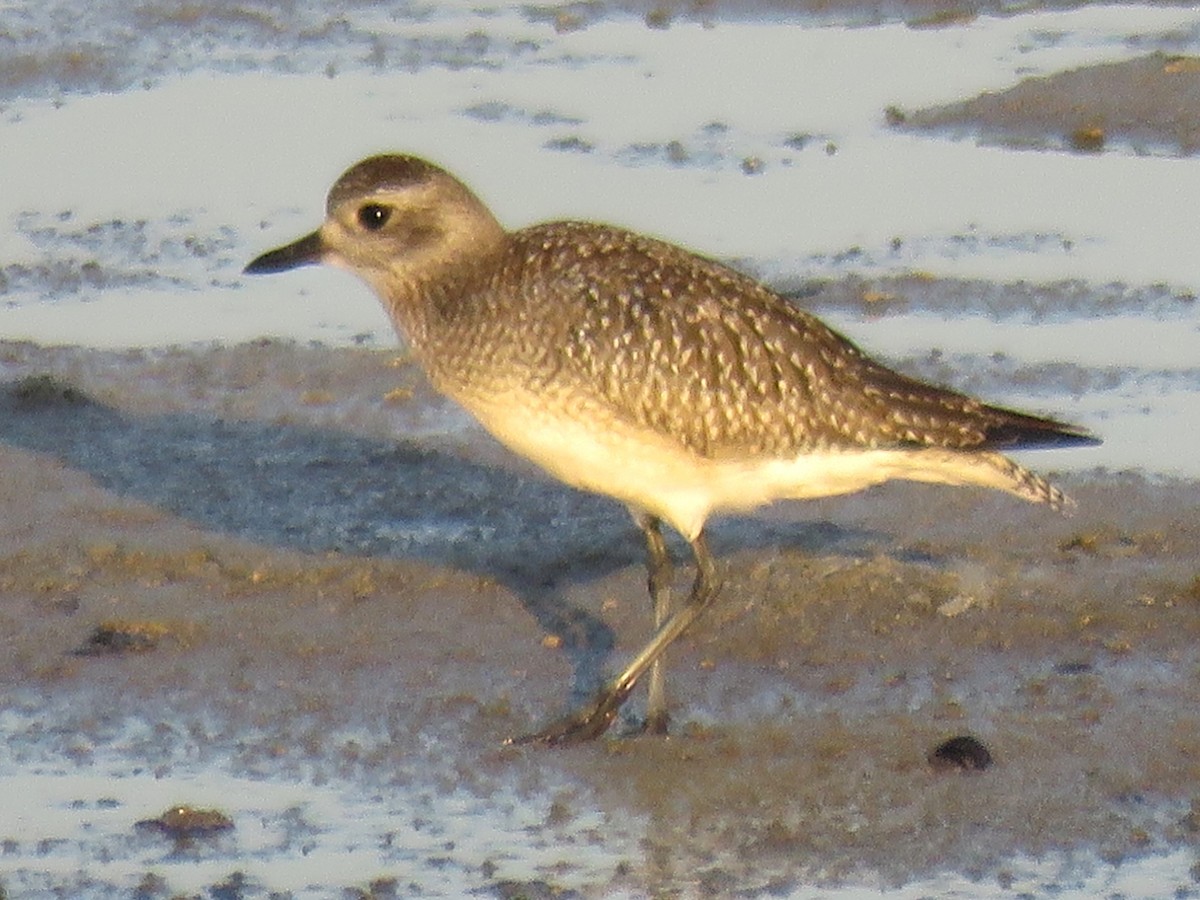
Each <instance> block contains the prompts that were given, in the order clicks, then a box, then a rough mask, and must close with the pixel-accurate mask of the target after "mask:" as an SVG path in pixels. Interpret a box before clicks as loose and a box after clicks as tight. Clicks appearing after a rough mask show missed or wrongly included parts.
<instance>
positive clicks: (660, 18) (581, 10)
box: [526, 0, 1186, 31]
mask: <svg viewBox="0 0 1200 900" xmlns="http://www.w3.org/2000/svg"><path fill="white" fill-rule="evenodd" d="M1086 5H1088V0H1048V2H1047V0H1042V2H1032V3H1031V2H1023V0H751V2H733V0H615V2H601V0H582V2H573V3H558V4H553V5H550V4H540V3H539V4H530V5H528V6H527V7H526V15H527V16H528V17H529V18H530V19H531V20H532V21H535V22H549V23H552V24H553V25H554V27H555V28H556V29H557V30H559V31H574V30H577V29H580V28H586V27H587V26H588V25H590V24H592V23H594V22H598V21H602V20H604V19H606V18H611V17H613V16H630V15H633V16H637V17H639V18H641V19H642V20H643V21H644V22H645V23H646V27H648V28H656V29H663V28H669V27H671V26H672V25H674V24H680V23H685V22H702V23H704V24H706V25H713V24H717V23H719V22H722V21H745V20H770V21H784V22H788V21H808V22H813V21H815V22H822V23H838V24H847V25H852V26H863V25H879V24H883V23H885V22H905V23H907V24H908V25H910V26H912V27H914V28H942V27H953V26H955V25H962V24H965V23H968V22H971V21H973V20H974V19H976V18H977V17H979V16H985V15H990V16H991V15H1000V16H1004V15H1018V14H1021V13H1029V12H1036V11H1043V10H1055V9H1074V8H1077V7H1080V6H1086ZM1164 5H1179V6H1183V5H1186V4H1185V2H1184V0H1175V2H1174V3H1168V4H1164Z"/></svg>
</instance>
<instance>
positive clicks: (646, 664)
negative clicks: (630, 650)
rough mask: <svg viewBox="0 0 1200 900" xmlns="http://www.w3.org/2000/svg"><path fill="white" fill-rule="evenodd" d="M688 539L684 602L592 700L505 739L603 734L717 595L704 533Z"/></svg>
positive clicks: (555, 740) (543, 740)
mask: <svg viewBox="0 0 1200 900" xmlns="http://www.w3.org/2000/svg"><path fill="white" fill-rule="evenodd" d="M691 543H692V554H693V555H694V556H695V558H696V580H695V582H694V583H693V584H692V592H691V594H690V595H689V596H688V599H687V602H686V603H684V605H683V606H682V607H681V608H680V609H678V610H676V611H675V612H674V613H673V614H672V615H671V617H670V618H668V619H667V621H666V622H664V623H663V625H662V627H661V628H659V629H658V631H656V632H655V633H654V637H652V638H651V639H650V642H649V643H648V644H646V646H645V647H643V648H642V650H641V652H640V653H638V655H637V656H635V657H634V658H633V661H632V662H630V663H629V665H628V666H626V667H625V671H624V672H622V673H621V674H620V675H618V676H617V677H616V678H614V679H613V680H612V681H610V682H609V683H608V684H606V685H605V686H604V687H603V688H601V690H600V693H599V694H598V695H597V696H596V700H595V702H593V703H591V704H590V705H588V706H586V707H584V708H583V709H582V710H579V711H578V712H575V713H572V714H570V715H568V716H565V717H563V718H561V719H559V720H557V721H555V722H552V723H551V724H550V725H549V726H547V727H546V728H544V729H542V730H541V731H538V732H535V733H533V734H529V735H525V736H523V737H519V738H510V739H509V740H508V741H507V742H506V743H509V744H553V745H559V744H575V743H579V742H581V741H589V740H592V739H594V738H597V737H599V736H600V735H602V734H604V732H605V730H606V729H607V728H608V726H609V725H611V724H612V722H613V719H615V718H616V717H617V712H618V710H620V708H621V704H622V703H624V702H625V701H626V700H627V699H628V697H629V694H630V693H631V692H632V691H633V688H634V686H635V685H636V684H637V682H638V679H639V678H641V677H642V675H644V674H645V673H646V670H647V669H649V668H650V667H651V666H653V665H654V663H655V661H656V660H658V659H660V658H661V657H662V654H663V651H664V650H666V649H667V647H669V646H670V645H671V643H672V642H673V641H674V640H675V639H676V638H677V637H679V636H680V635H681V634H683V633H684V632H685V631H687V630H688V628H690V627H691V625H692V623H693V622H695V621H696V619H697V618H699V616H700V614H701V613H702V612H704V610H706V609H707V608H708V606H709V605H710V604H711V603H712V601H713V599H714V598H715V597H716V596H717V592H718V590H719V588H720V584H719V583H718V582H717V577H716V567H715V566H714V565H713V561H712V557H711V556H710V555H709V553H708V545H707V543H706V542H705V540H704V534H703V533H701V534H698V535H697V536H696V537H695V538H694V539H693V540H692V542H691Z"/></svg>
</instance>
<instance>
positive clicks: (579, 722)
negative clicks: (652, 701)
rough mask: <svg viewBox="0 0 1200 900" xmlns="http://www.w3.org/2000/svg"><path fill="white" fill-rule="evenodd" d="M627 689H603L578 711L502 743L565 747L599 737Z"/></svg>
mask: <svg viewBox="0 0 1200 900" xmlns="http://www.w3.org/2000/svg"><path fill="white" fill-rule="evenodd" d="M628 695H629V692H628V691H624V692H621V691H614V690H612V689H611V688H605V689H604V690H603V691H601V692H600V694H599V696H597V697H596V700H595V702H593V703H591V704H589V705H588V706H586V707H584V708H583V709H581V710H578V711H576V712H573V713H569V714H567V715H565V716H563V717H562V718H561V719H555V720H554V721H553V722H551V723H550V724H549V725H547V726H546V727H545V728H543V729H541V730H540V731H535V732H533V733H532V734H523V735H521V736H520V737H511V738H508V739H507V740H505V742H504V743H505V744H509V745H517V744H545V745H546V746H548V747H564V746H567V745H568V744H582V743H583V742H584V741H592V740H595V739H596V738H598V737H600V735H602V734H604V732H606V731H607V730H608V726H610V725H611V724H612V723H613V720H614V719H615V718H616V717H617V712H618V710H620V708H621V704H622V703H624V702H625V698H626V697H627V696H628Z"/></svg>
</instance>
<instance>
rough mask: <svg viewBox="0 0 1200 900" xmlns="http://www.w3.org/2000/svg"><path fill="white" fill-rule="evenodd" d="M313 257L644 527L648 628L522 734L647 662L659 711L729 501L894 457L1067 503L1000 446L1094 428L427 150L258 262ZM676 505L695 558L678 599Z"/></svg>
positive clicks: (495, 430)
mask: <svg viewBox="0 0 1200 900" xmlns="http://www.w3.org/2000/svg"><path fill="white" fill-rule="evenodd" d="M319 262H323V263H331V264H333V265H336V266H341V267H343V268H346V269H349V270H350V271H352V272H354V273H355V274H356V275H358V276H359V277H361V278H363V279H364V280H365V281H366V282H367V283H368V284H369V285H370V286H371V287H372V288H373V289H374V291H375V293H376V294H378V295H379V298H380V299H381V301H382V302H383V305H384V307H385V308H386V309H387V312H388V314H389V315H390V316H391V318H392V321H393V323H394V324H395V326H396V330H397V331H398V332H399V333H400V335H401V336H402V337H403V338H404V339H406V340H407V342H408V344H409V346H410V348H411V350H412V353H413V354H414V356H415V358H416V359H417V360H418V361H419V362H420V364H421V365H422V366H423V367H424V369H425V371H426V372H427V373H428V375H429V377H430V379H431V380H432V381H433V383H434V385H435V386H436V387H437V388H438V389H440V390H441V391H443V392H444V393H446V394H447V395H449V396H450V397H452V398H453V399H454V400H456V401H458V402H459V403H461V404H462V405H463V406H464V407H466V409H468V410H469V411H470V412H471V413H472V414H474V415H475V417H476V418H477V419H478V420H479V421H480V422H481V423H482V424H483V425H484V427H485V428H487V429H488V431H490V432H491V433H492V434H493V435H495V436H496V437H497V438H498V439H499V440H500V441H501V442H502V443H504V444H506V445H507V446H508V447H509V448H510V449H512V450H513V451H515V452H516V453H519V454H521V455H522V456H525V457H527V458H529V459H531V460H533V461H534V462H536V463H538V464H539V465H540V466H542V467H543V468H545V469H546V470H547V471H548V472H550V473H551V474H552V475H554V476H556V477H557V478H559V479H561V480H562V481H564V482H566V483H567V484H570V485H574V486H575V487H579V488H583V489H584V490H588V491H594V492H596V493H599V494H606V495H608V496H609V497H613V498H615V499H617V500H619V501H621V502H623V503H624V504H626V506H627V507H628V508H629V509H630V510H631V512H632V513H633V517H634V519H635V521H636V522H637V523H638V525H639V526H640V527H641V529H642V531H643V533H644V535H645V538H646V547H647V558H648V568H649V589H650V594H651V598H652V601H653V606H654V620H655V625H656V631H655V633H654V635H653V637H652V638H651V639H650V641H649V642H648V643H647V644H646V646H645V647H644V648H643V649H642V650H641V652H639V653H638V654H637V656H636V657H635V658H634V659H633V661H632V662H630V663H629V664H628V665H627V666H626V668H625V669H624V671H622V672H621V673H620V674H619V675H618V676H616V677H615V678H613V679H612V680H611V681H609V682H608V683H607V684H606V685H605V686H604V688H603V689H602V690H601V691H600V693H599V694H598V696H597V697H596V699H595V701H594V702H592V703H589V704H588V705H587V706H586V707H585V708H583V709H581V710H579V711H577V712H574V713H572V714H570V715H567V716H565V717H563V718H561V719H559V720H557V721H555V722H553V723H552V724H550V725H549V726H548V727H546V728H544V729H542V730H540V731H538V732H536V733H535V734H532V735H529V736H528V737H527V738H522V739H520V740H531V741H541V742H545V743H563V742H569V741H575V740H584V739H588V738H594V737H596V736H598V735H600V734H602V733H603V732H604V731H605V729H607V728H608V726H609V725H610V724H611V722H612V721H613V719H614V718H615V717H616V715H617V712H618V709H619V708H620V706H621V704H622V703H623V702H624V701H625V700H626V698H627V697H628V696H629V694H630V692H631V691H632V690H633V688H634V686H635V684H636V683H637V682H638V680H639V679H640V678H641V677H642V676H643V675H645V674H646V672H647V671H650V673H651V674H650V686H649V687H650V696H649V700H648V704H647V719H646V725H647V728H648V729H649V730H652V731H664V730H665V729H666V724H667V706H666V699H665V695H664V691H663V672H662V667H661V665H660V661H661V657H662V654H663V652H664V650H666V648H667V646H668V645H670V644H671V642H672V641H674V640H675V639H676V638H677V637H679V636H680V635H681V634H683V633H684V632H685V631H686V630H687V629H688V627H689V626H690V625H691V624H692V623H693V622H694V621H695V620H696V618H697V616H699V615H700V613H701V612H702V611H703V610H704V609H705V608H706V607H707V606H708V605H709V604H710V603H711V602H712V601H713V599H714V597H715V596H716V594H717V591H718V582H717V578H716V574H715V569H714V565H713V561H712V558H711V556H710V555H709V551H708V548H707V546H706V544H705V537H704V526H705V523H706V522H707V520H708V518H709V517H710V516H711V515H713V514H714V513H717V512H722V511H726V510H750V509H754V508H755V507H758V506H762V505H764V504H767V503H770V502H772V501H774V500H782V499H802V498H811V497H824V496H829V495H834V494H844V493H849V492H852V491H857V490H860V489H863V488H866V487H869V486H871V485H875V484H879V483H881V482H884V481H887V480H889V479H906V480H911V481H925V482H937V483H943V484H952V485H977V486H982V487H988V488H995V489H997V490H1001V491H1006V492H1008V493H1010V494H1015V495H1016V496H1018V497H1021V498H1023V499H1025V500H1031V501H1034V502H1039V503H1046V504H1049V505H1050V506H1052V507H1055V508H1061V507H1062V506H1063V505H1064V504H1065V503H1066V502H1067V500H1066V498H1065V497H1064V496H1063V494H1062V493H1061V492H1060V491H1059V490H1058V489H1057V488H1055V487H1053V486H1052V485H1050V484H1049V483H1048V482H1047V481H1046V480H1045V479H1043V478H1041V477H1040V476H1038V475H1035V474H1034V473H1032V472H1030V471H1028V470H1026V469H1025V468H1023V467H1022V466H1020V465H1018V464H1017V463H1015V462H1013V461H1012V460H1010V459H1007V458H1006V457H1004V456H1002V455H1001V454H1000V453H999V452H998V451H1000V450H1004V449H1013V448H1019V447H1044V446H1067V445H1084V444H1095V443H1098V441H1097V439H1096V438H1095V437H1093V436H1092V435H1091V434H1089V433H1088V432H1087V431H1086V430H1085V429H1083V428H1078V427H1075V426H1073V425H1067V424H1064V423H1062V422H1057V421H1054V420H1053V419H1046V418H1041V417H1038V416H1031V415H1026V414H1023V413H1019V412H1013V411H1011V410H1007V409H1001V408H998V407H995V406H988V405H986V404H984V403H982V402H980V401H978V400H975V399H972V398H970V397H967V396H964V395H963V394H959V393H955V392H953V391H949V390H946V389H944V388H940V387H935V386H933V385H929V384H925V383H923V382H921V381H917V380H915V379H912V378H909V377H906V376H904V375H900V374H898V373H896V372H893V371H892V370H890V369H888V368H886V367H885V366H883V365H880V364H879V363H877V362H875V361H874V360H872V359H870V358H868V357H867V356H864V355H863V353H862V352H861V351H860V350H859V349H858V348H857V347H855V346H854V345H853V344H852V343H850V342H849V341H848V340H847V339H846V338H844V337H842V336H841V335H840V334H838V333H836V332H834V331H832V330H831V329H829V328H828V327H826V326H825V325H824V324H823V323H822V322H821V321H820V320H819V319H817V318H816V317H815V316H813V315H811V314H810V313H807V312H805V311H803V310H801V309H798V308H797V307H795V306H793V305H792V304H791V303H789V302H788V301H787V300H785V299H783V298H782V297H780V296H779V295H778V294H775V293H774V292H772V291H771V290H769V289H768V288H766V287H764V286H763V285H762V284H760V283H758V282H757V281H755V280H754V279H752V278H750V277H748V276H746V275H743V274H741V273H739V272H736V271H734V270H733V269H730V268H728V267H726V266H723V265H720V264H718V263H716V262H713V261H711V260H708V259H705V258H703V257H700V256H696V255H695V254H693V253H690V252H688V251H686V250H683V249H681V248H679V247H676V246H673V245H671V244H668V243H664V242H663V241H659V240H655V239H652V238H648V237H643V236H641V235H638V234H633V233H631V232H629V231H624V230H621V229H618V228H613V227H609V226H605V225H598V224H591V223H583V222H552V223H549V224H543V225H534V226H532V227H529V228H524V229H522V230H520V231H513V232H509V231H506V230H505V229H504V228H503V227H501V225H500V224H499V223H498V222H497V221H496V219H495V217H494V216H493V215H492V213H491V212H490V211H489V210H488V208H487V207H486V206H484V204H483V203H482V202H480V200H479V199H478V198H477V197H476V196H475V195H474V194H473V193H472V192H471V191H470V190H469V189H468V188H467V187H466V186H465V185H463V184H462V183H461V182H460V181H459V180H458V179H456V178H454V177H453V176H452V175H450V174H449V173H447V172H446V171H444V170H443V169H441V168H439V167H437V166H435V165H433V164H431V163H428V162H425V161H424V160H421V159H417V158H415V157H412V156H400V155H389V156H376V157H372V158H370V159H366V160H363V161H362V162H360V163H358V164H357V165H355V166H353V167H352V168H350V169H349V170H348V171H347V172H346V173H345V174H344V175H343V176H342V177H341V178H340V179H338V181H337V183H336V184H334V186H333V188H332V189H331V190H330V192H329V198H328V202H327V205H326V218H325V222H324V224H323V225H322V226H321V227H320V229H319V230H317V231H315V232H313V233H312V234H310V235H308V236H307V237H303V238H301V239H300V240H298V241H296V242H294V243H292V244H289V245H287V246H286V247H281V248H279V249H277V250H272V251H270V252H269V253H264V254H263V255H262V256H260V257H258V258H257V259H255V260H254V261H253V262H251V263H250V264H249V265H248V266H247V267H246V272H247V273H252V274H257V273H268V272H280V271H284V270H287V269H292V268H295V267H297V266H301V265H305V264H307V263H319ZM661 522H666V523H667V524H669V525H670V526H672V527H673V528H675V529H676V530H677V531H679V533H680V534H682V535H683V537H684V538H686V539H687V541H688V542H689V543H690V544H691V548H692V552H693V555H694V557H695V561H696V569H697V572H696V578H695V582H694V583H693V586H692V590H691V594H690V596H689V597H688V598H687V601H686V602H685V603H684V604H683V605H682V606H679V607H678V608H676V609H672V604H671V582H672V567H671V560H670V556H669V554H668V552H667V548H666V545H665V543H664V540H663V535H662V532H661V530H660V523H661Z"/></svg>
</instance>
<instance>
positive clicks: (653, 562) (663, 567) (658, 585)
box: [634, 514, 674, 735]
mask: <svg viewBox="0 0 1200 900" xmlns="http://www.w3.org/2000/svg"><path fill="white" fill-rule="evenodd" d="M634 518H635V519H636V520H637V523H638V525H639V526H640V527H641V529H642V533H643V534H644V535H645V536H646V569H647V571H648V574H649V577H648V579H647V582H648V585H649V588H650V601H651V602H652V603H653V604H654V630H655V632H657V631H658V630H659V629H660V628H662V627H663V625H664V624H665V623H666V621H667V619H668V618H670V615H671V580H672V576H673V575H674V568H673V567H672V565H671V554H670V553H668V552H667V542H666V541H665V540H663V534H662V527H661V526H662V522H661V521H660V520H659V519H658V518H657V517H655V516H651V515H646V514H635V515H634ZM666 669H667V661H666V654H665V652H664V653H663V654H662V655H660V656H659V658H658V659H656V660H654V662H653V663H652V664H651V666H650V676H649V682H648V683H647V685H646V688H647V690H648V697H647V699H646V722H645V725H644V726H643V728H644V730H645V732H646V733H647V734H659V735H663V734H666V733H667V724H668V719H669V717H668V714H667V685H666Z"/></svg>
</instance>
